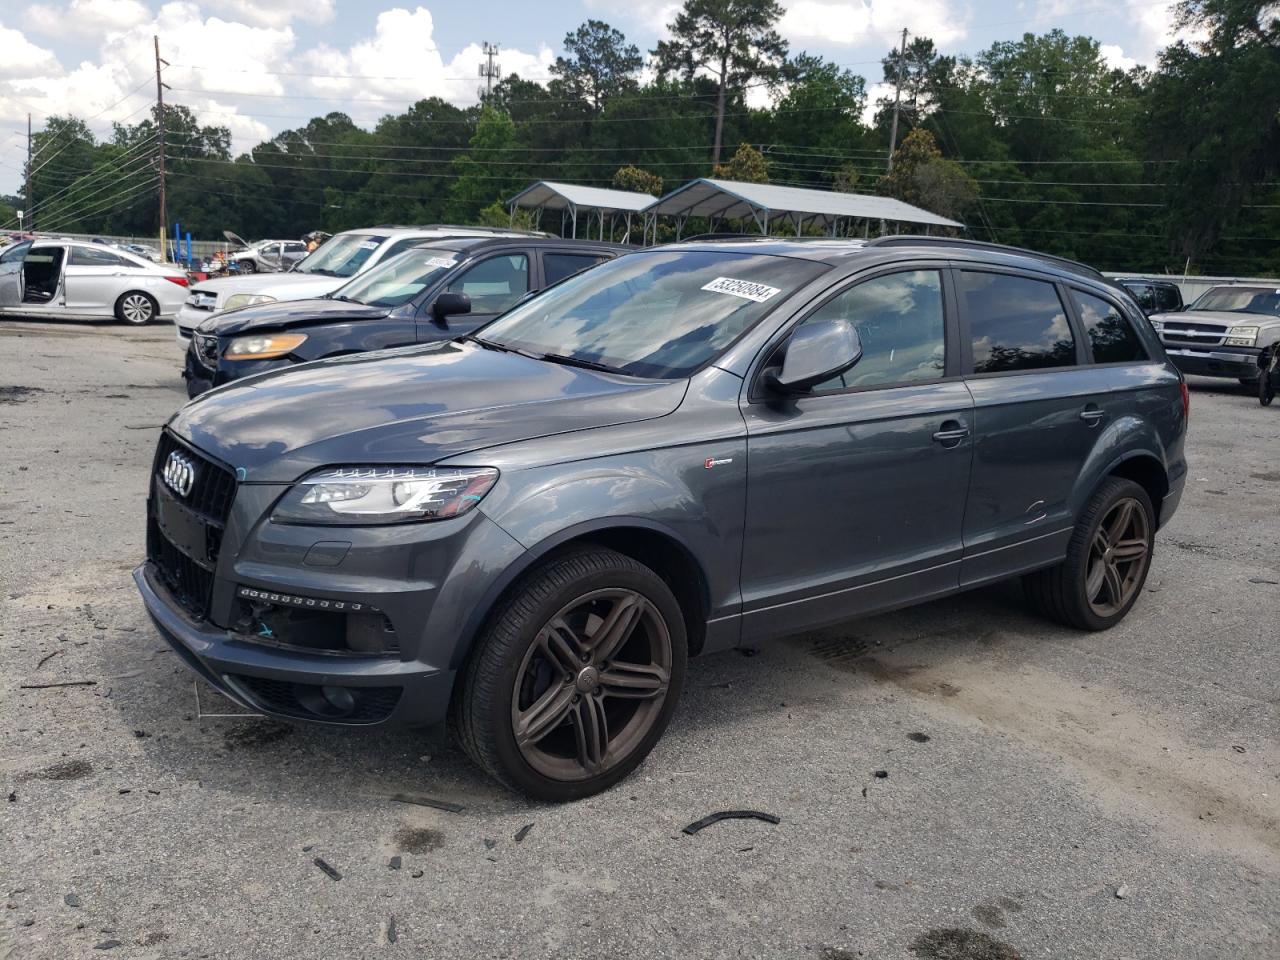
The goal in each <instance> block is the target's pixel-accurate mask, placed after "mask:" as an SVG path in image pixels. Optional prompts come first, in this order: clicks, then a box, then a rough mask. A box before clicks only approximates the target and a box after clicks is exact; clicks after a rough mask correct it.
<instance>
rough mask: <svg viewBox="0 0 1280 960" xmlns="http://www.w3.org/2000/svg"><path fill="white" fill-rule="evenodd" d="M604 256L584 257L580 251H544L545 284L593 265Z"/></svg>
mask: <svg viewBox="0 0 1280 960" xmlns="http://www.w3.org/2000/svg"><path fill="white" fill-rule="evenodd" d="M603 259H605V258H604V257H586V256H583V255H582V254H580V253H573V254H570V253H544V254H543V255H542V272H543V273H544V274H546V285H547V286H548V287H549V286H551V285H552V284H553V283H559V282H560V281H561V280H563V279H564V278H565V277H572V276H573V275H574V274H575V273H580V272H581V271H583V270H585V269H587V267H594V266H595V265H596V264H597V263H599V262H600V261H601V260H603Z"/></svg>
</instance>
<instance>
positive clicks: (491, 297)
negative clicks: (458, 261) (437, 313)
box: [418, 249, 533, 341]
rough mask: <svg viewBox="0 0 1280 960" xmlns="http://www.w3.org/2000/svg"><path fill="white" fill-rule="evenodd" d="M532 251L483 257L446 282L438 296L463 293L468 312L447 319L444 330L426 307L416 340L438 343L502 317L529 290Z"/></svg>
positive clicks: (512, 251)
mask: <svg viewBox="0 0 1280 960" xmlns="http://www.w3.org/2000/svg"><path fill="white" fill-rule="evenodd" d="M532 263H533V256H532V251H530V250H526V249H515V250H511V249H508V250H504V251H503V252H502V253H497V254H492V255H490V256H486V257H482V258H481V259H479V260H477V261H476V262H475V263H473V264H472V265H471V266H469V267H467V268H466V269H464V270H463V271H462V272H461V273H459V274H458V275H457V276H456V277H454V278H453V279H452V280H450V281H449V283H448V284H447V285H446V286H445V287H444V289H443V290H439V291H437V293H446V292H447V293H465V294H466V295H467V296H468V297H470V298H471V312H470V313H466V314H461V315H459V316H453V317H449V321H448V325H447V326H445V325H443V324H441V323H440V322H439V321H437V320H436V319H435V317H434V315H432V313H431V304H430V303H425V304H424V305H423V308H422V311H421V313H420V315H419V319H418V340H419V341H429V340H440V339H447V338H453V337H459V336H463V335H464V334H468V333H470V332H471V331H473V330H475V329H477V328H479V327H481V326H483V325H484V324H486V323H488V322H489V321H490V320H492V319H493V318H494V317H496V316H498V314H500V313H505V312H506V311H507V310H510V309H511V308H512V307H513V306H515V305H516V302H517V301H518V300H519V299H520V298H521V297H523V296H524V295H525V294H526V293H528V292H529V290H530V284H531V282H532V278H531V276H530V266H531V264H532Z"/></svg>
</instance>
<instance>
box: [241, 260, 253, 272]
mask: <svg viewBox="0 0 1280 960" xmlns="http://www.w3.org/2000/svg"><path fill="white" fill-rule="evenodd" d="M239 266H240V272H241V273H257V272H258V265H257V264H256V263H254V262H253V261H252V260H241V261H239Z"/></svg>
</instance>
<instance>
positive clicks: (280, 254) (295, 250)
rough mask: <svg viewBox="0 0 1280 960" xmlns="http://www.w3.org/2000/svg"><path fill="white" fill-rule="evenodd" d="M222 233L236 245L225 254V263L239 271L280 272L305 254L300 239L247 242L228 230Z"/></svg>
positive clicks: (294, 264)
mask: <svg viewBox="0 0 1280 960" xmlns="http://www.w3.org/2000/svg"><path fill="white" fill-rule="evenodd" d="M222 235H223V236H225V237H226V238H227V239H228V240H229V241H231V242H232V243H234V244H235V245H236V246H238V247H239V248H240V249H239V250H233V251H231V252H230V253H228V254H227V258H226V259H227V264H228V265H232V266H233V267H234V269H235V270H238V271H239V272H240V273H281V272H284V271H287V270H292V269H293V268H294V266H296V265H297V264H298V263H300V262H302V260H303V259H304V258H305V257H306V256H307V245H306V244H305V243H304V242H303V241H301V240H259V241H258V242H257V243H249V242H248V241H246V240H244V239H243V238H242V237H239V236H237V235H236V234H234V233H232V232H231V231H230V230H223V231H222Z"/></svg>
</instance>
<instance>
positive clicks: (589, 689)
mask: <svg viewBox="0 0 1280 960" xmlns="http://www.w3.org/2000/svg"><path fill="white" fill-rule="evenodd" d="M686 656H687V652H686V638H685V628H684V618H683V616H682V615H681V612H680V607H679V605H678V603H677V602H676V599H675V597H674V596H673V595H672V593H671V590H670V589H669V588H668V587H667V585H666V583H665V582H663V580H662V578H660V577H659V576H658V575H657V574H656V573H654V572H653V571H652V570H650V569H649V568H648V567H646V566H644V565H643V564H640V563H638V562H636V561H635V560H632V559H631V558H630V557H627V556H624V555H622V554H619V553H615V552H614V551H612V550H605V549H600V548H596V549H588V550H581V551H575V552H573V553H567V554H564V555H562V556H559V557H556V558H553V559H552V560H550V561H548V562H547V563H545V564H544V565H543V566H542V567H540V568H538V569H537V570H536V571H535V572H534V573H533V574H532V575H530V576H529V577H528V578H527V579H526V580H525V581H524V582H523V583H522V584H521V585H520V586H519V587H518V588H517V590H516V592H515V593H514V594H513V595H512V596H511V597H510V599H509V600H507V601H506V602H505V603H504V604H503V606H502V607H501V608H500V609H499V610H498V611H496V612H495V614H494V616H493V617H492V619H491V620H490V623H489V625H488V626H487V628H486V629H485V631H484V632H483V634H482V635H481V636H480V638H479V639H478V640H477V645H476V649H475V650H474V652H473V654H472V656H471V658H470V661H469V662H468V664H467V667H466V669H465V670H464V673H463V677H462V682H461V685H460V689H459V690H458V691H457V694H456V696H455V703H454V718H453V719H454V727H455V732H456V734H457V736H458V739H459V740H460V742H461V744H462V747H463V749H464V750H466V752H467V753H468V754H469V755H470V756H471V758H472V759H473V760H474V761H475V762H476V763H477V764H478V765H479V766H481V767H482V768H483V769H485V770H486V771H487V772H488V773H490V774H491V775H492V776H494V777H495V778H496V779H498V780H500V781H501V782H502V783H504V784H506V785H507V786H509V787H511V788H512V789H515V790H518V791H521V792H523V793H527V794H529V795H530V796H533V797H536V798H538V799H542V800H556V801H561V800H572V799H574V798H577V797H585V796H589V795H590V794H593V793H598V792H599V791H601V790H604V789H607V788H608V787H610V786H612V785H613V784H615V783H617V782H618V781H619V780H621V779H622V778H623V777H625V776H627V774H629V773H630V772H631V771H632V770H634V769H635V768H636V767H637V766H639V764H640V762H641V761H642V760H643V759H644V758H645V756H646V755H647V754H648V752H649V751H650V750H651V749H652V748H653V745H654V744H655V743H657V741H658V738H659V737H660V736H661V735H662V731H663V730H664V729H665V728H666V725H667V722H668V721H669V720H670V718H671V713H672V711H673V710H674V709H675V705H676V701H677V700H678V699H679V696H680V690H681V687H682V686H683V683H684V670H685V660H686Z"/></svg>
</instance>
